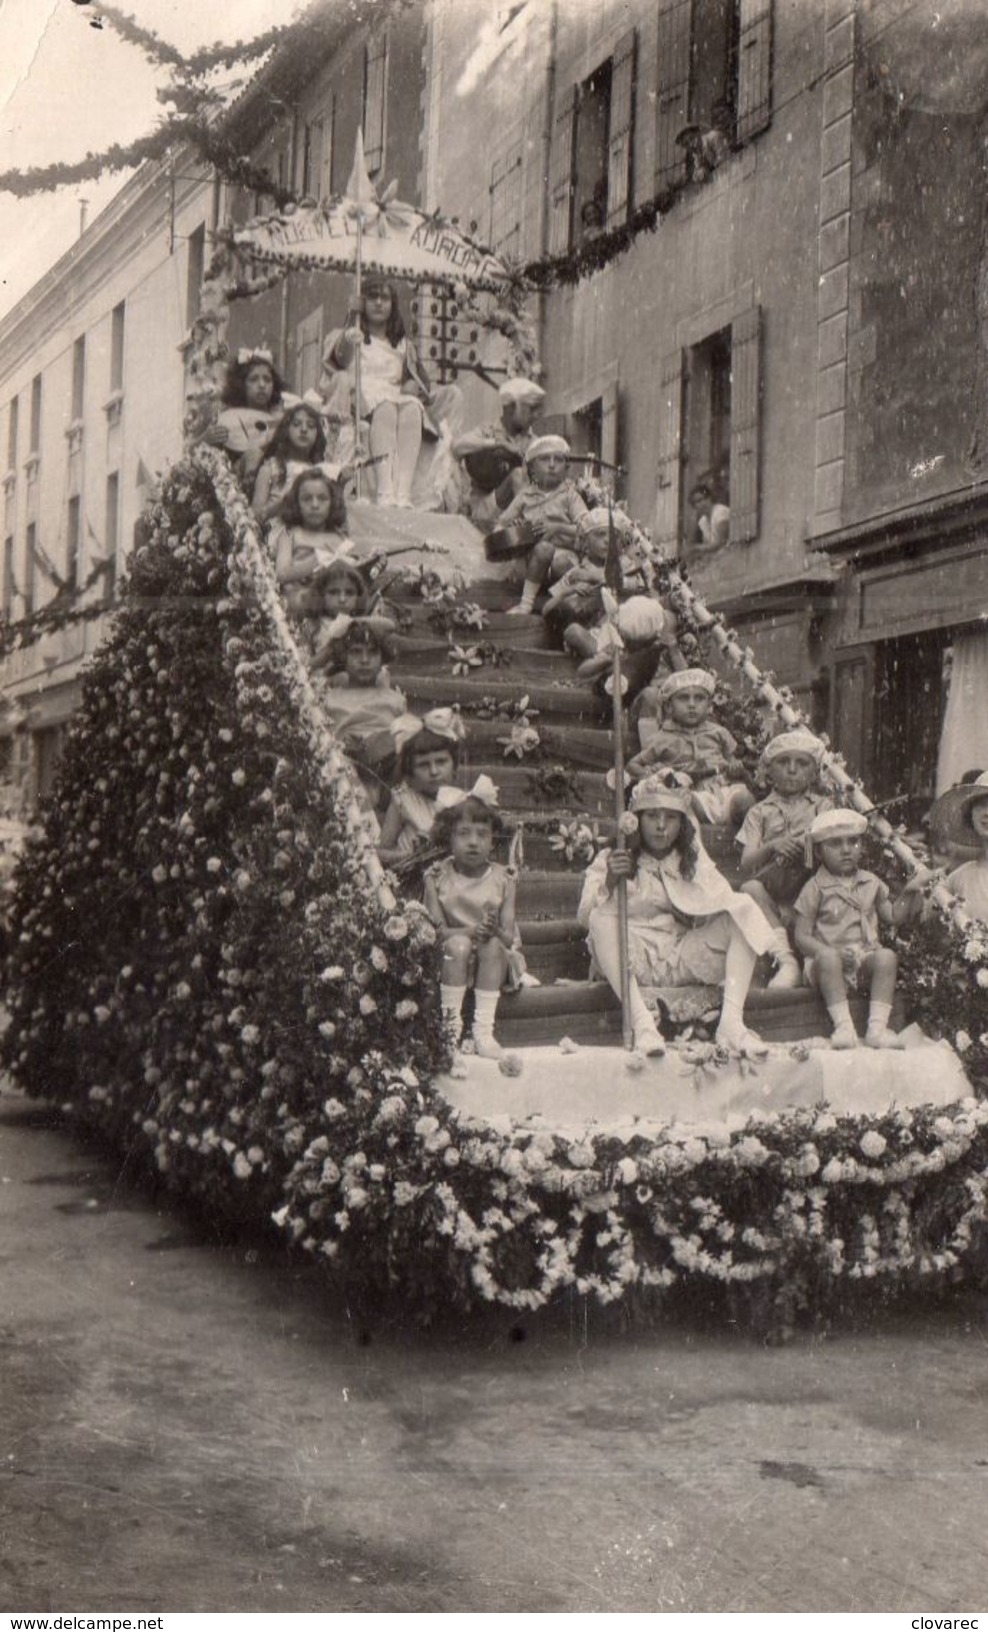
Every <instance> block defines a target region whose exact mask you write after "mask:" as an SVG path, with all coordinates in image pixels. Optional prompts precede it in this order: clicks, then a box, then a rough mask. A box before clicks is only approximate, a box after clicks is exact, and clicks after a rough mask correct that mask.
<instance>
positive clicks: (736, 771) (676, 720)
mask: <svg viewBox="0 0 988 1632" xmlns="http://www.w3.org/2000/svg"><path fill="white" fill-rule="evenodd" d="M716 685H717V681H716V678H715V676H714V675H712V674H711V673H710V671H709V670H708V669H680V670H679V672H678V673H676V674H670V675H667V677H666V679H665V680H663V682H662V684H661V685H660V686H659V687H658V688H657V689H656V692H655V697H656V701H657V703H658V706H659V710H660V713H661V723H660V724H659V726H658V729H657V730H656V731H655V732H654V733H652V734H651V736H650V737H649V740H648V741H647V743H646V745H645V746H644V747H643V748H642V751H641V753H640V754H636V755H635V757H634V759H632V760H629V762H628V775H629V776H630V777H631V780H632V781H633V782H637V781H639V780H640V779H641V777H643V776H646V775H647V774H648V772H649V771H651V770H654V769H655V768H656V767H657V766H659V765H668V766H671V767H672V769H673V770H676V771H682V772H683V774H684V775H686V776H688V777H689V778H690V780H691V782H692V783H693V788H694V793H693V809H694V811H695V812H696V814H697V815H698V816H699V817H700V820H701V821H704V822H730V823H731V824H732V826H737V824H738V823H739V822H740V821H741V820H742V818H743V817H744V816H745V815H746V814H747V812H748V810H749V809H750V808H751V806H752V805H753V804H754V802H755V800H754V795H753V794H752V793H751V790H750V789H749V787H748V786H747V784H746V783H745V782H742V781H741V780H740V779H741V777H742V776H743V774H744V766H743V765H742V764H741V761H740V760H739V759H738V746H737V743H736V742H735V741H734V738H733V737H732V736H731V733H730V731H728V730H727V728H726V726H723V725H718V723H717V721H716V720H712V719H710V717H709V716H710V710H711V707H712V705H713V695H714V691H715V689H716ZM643 724H644V716H642V717H640V718H639V730H641V728H642V725H643Z"/></svg>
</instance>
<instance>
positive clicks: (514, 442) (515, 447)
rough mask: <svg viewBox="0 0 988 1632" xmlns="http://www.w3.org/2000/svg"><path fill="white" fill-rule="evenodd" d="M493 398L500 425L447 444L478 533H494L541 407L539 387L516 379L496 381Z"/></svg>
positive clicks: (518, 482) (520, 476)
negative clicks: (464, 486) (459, 471)
mask: <svg viewBox="0 0 988 1632" xmlns="http://www.w3.org/2000/svg"><path fill="white" fill-rule="evenodd" d="M497 396H498V402H499V404H500V407H501V417H500V419H498V420H489V421H487V422H485V423H484V424H482V425H475V426H474V427H473V429H472V430H470V431H467V432H466V433H465V434H464V435H463V436H460V437H458V438H457V439H456V441H455V442H454V443H453V457H454V459H457V460H459V461H460V463H461V464H462V465H463V467H464V473H465V476H466V481H467V483H468V484H469V486H468V490H467V493H466V500H465V502H466V508H467V513H468V515H469V516H470V517H471V519H472V520H473V521H475V522H476V524H477V526H478V527H496V526H497V524H498V517H499V513H500V511H501V510H502V509H503V508H504V507H505V505H507V504H510V502H511V500H512V498H513V497H514V494H515V493H516V492H517V490H518V488H519V487H521V486H522V484H523V482H524V479H525V477H524V470H523V466H524V460H525V455H526V453H527V452H528V448H529V444H530V443H531V441H532V421H533V420H534V419H535V418H536V417H537V416H538V413H539V410H540V409H541V407H542V404H543V403H544V401H545V392H544V391H543V389H542V387H541V386H540V385H536V383H535V381H534V380H526V379H524V378H523V377H522V376H521V375H520V374H519V375H513V376H512V377H511V378H510V379H507V380H504V381H502V383H501V385H499V386H498V391H497ZM499 454H500V455H501V462H500V465H499V463H498V455H499ZM478 478H479V479H478Z"/></svg>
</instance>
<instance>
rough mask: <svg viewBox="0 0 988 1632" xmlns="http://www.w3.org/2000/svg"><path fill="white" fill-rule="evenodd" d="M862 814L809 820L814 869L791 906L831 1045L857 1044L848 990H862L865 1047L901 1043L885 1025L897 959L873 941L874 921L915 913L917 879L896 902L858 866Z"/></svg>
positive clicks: (826, 814) (827, 814) (864, 827)
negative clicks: (823, 1009)
mask: <svg viewBox="0 0 988 1632" xmlns="http://www.w3.org/2000/svg"><path fill="white" fill-rule="evenodd" d="M867 831H868V822H867V818H866V817H864V816H862V815H861V814H860V813H859V812H858V811H856V810H827V811H823V812H822V813H821V815H819V816H817V817H815V818H814V820H813V822H812V823H811V825H810V830H809V834H808V836H807V854H808V855H809V854H810V853H812V856H813V859H815V861H816V862H817V864H818V865H817V869H816V872H815V873H814V874H813V877H812V878H811V879H810V881H809V883H808V884H804V886H803V888H802V889H801V890H800V892H799V895H798V896H797V897H796V902H795V906H794V908H793V911H794V913H795V927H794V929H793V939H794V940H795V942H796V948H797V950H798V951H799V952H801V953H802V955H803V957H804V958H805V960H806V963H805V975H806V983H807V985H808V986H813V987H815V988H816V990H817V991H818V992H819V993H820V996H821V997H822V998H823V1001H824V1002H825V1003H826V1005H827V1009H828V1012H829V1014H830V1018H831V1020H832V1021H833V1026H834V1030H833V1035H832V1037H831V1039H830V1046H831V1048H856V1047H857V1044H858V1034H857V1032H856V1031H855V1029H854V1022H853V1020H852V1019H851V1011H850V1008H849V1006H848V988H849V987H855V988H858V989H861V988H863V989H864V990H866V991H867V992H868V993H869V997H870V1003H869V1007H868V1028H867V1031H866V1032H865V1043H866V1045H867V1046H868V1047H869V1048H901V1047H902V1046H903V1045H902V1041H901V1039H900V1038H899V1037H898V1036H897V1035H896V1033H895V1032H894V1031H890V1029H889V1016H890V1014H891V1012H892V999H893V997H894V996H895V977H896V973H897V970H898V959H897V958H896V955H895V953H894V952H893V951H892V948H891V947H888V946H882V944H881V941H880V940H879V934H878V930H879V925H880V924H887V925H893V924H901V923H904V922H905V920H906V919H907V918H908V917H910V916H911V915H912V913H913V912H915V911H916V910H918V907H919V902H920V897H919V895H918V893H917V891H918V886H919V879H918V878H913V879H911V880H910V881H909V883H908V884H907V885H906V886H905V889H904V890H903V891H902V893H901V894H900V895H899V897H898V899H897V900H896V901H894V902H893V901H892V899H891V897H890V895H889V889H888V885H887V884H885V883H883V881H882V880H881V879H880V878H879V877H878V876H877V874H875V873H870V872H868V871H867V870H866V869H865V868H863V867H862V866H861V848H862V841H863V839H864V835H865V833H866V832H867Z"/></svg>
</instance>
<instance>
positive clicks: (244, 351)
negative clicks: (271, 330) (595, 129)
mask: <svg viewBox="0 0 988 1632" xmlns="http://www.w3.org/2000/svg"><path fill="white" fill-rule="evenodd" d="M237 362H238V364H239V365H240V367H241V368H243V366H244V364H245V363H269V364H270V365H271V367H272V368H273V367H274V357H273V355H272V353H271V352H270V351H268V349H267V347H266V346H241V347H240V350H239V351H238V352H237Z"/></svg>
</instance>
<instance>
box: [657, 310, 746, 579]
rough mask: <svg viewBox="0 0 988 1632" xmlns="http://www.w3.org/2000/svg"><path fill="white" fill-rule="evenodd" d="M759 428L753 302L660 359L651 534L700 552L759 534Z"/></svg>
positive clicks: (677, 549) (678, 550)
mask: <svg viewBox="0 0 988 1632" xmlns="http://www.w3.org/2000/svg"><path fill="white" fill-rule="evenodd" d="M760 428H761V309H760V308H759V307H757V306H753V307H751V308H750V309H749V310H746V311H744V312H741V313H740V314H739V315H738V316H737V317H736V318H734V320H733V321H732V322H731V323H730V324H729V325H728V326H727V327H725V328H721V329H717V330H715V331H714V332H713V333H711V334H709V335H705V336H704V337H703V338H702V339H701V340H698V341H697V342H696V343H695V344H694V345H692V346H687V347H685V348H684V349H681V350H677V351H674V352H671V353H670V354H669V355H668V356H667V357H666V358H665V359H664V360H663V362H662V364H661V367H660V403H659V446H658V450H657V458H656V467H657V472H656V474H657V483H656V485H657V493H656V513H655V519H654V523H653V534H654V537H655V541H656V543H657V544H659V545H661V547H662V548H663V549H664V550H665V552H666V553H667V554H668V555H670V556H671V555H677V554H682V555H685V556H686V557H687V558H690V557H694V558H700V557H702V556H704V555H705V554H707V553H708V552H712V551H713V550H715V549H719V548H722V547H724V546H725V545H735V544H748V543H751V542H752V540H753V539H755V538H757V536H758V531H759V513H760V492H759V487H760V473H759V452H760Z"/></svg>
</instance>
